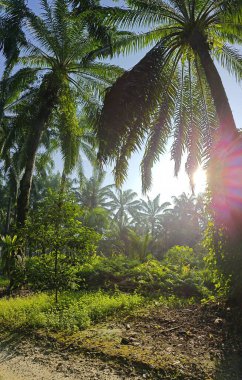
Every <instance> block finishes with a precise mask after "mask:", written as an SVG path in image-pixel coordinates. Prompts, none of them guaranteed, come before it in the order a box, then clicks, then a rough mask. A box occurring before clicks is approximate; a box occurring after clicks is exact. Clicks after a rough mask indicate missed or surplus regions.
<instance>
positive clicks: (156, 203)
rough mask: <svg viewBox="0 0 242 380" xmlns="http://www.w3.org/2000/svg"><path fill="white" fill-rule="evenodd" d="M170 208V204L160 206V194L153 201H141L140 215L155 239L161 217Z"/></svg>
mask: <svg viewBox="0 0 242 380" xmlns="http://www.w3.org/2000/svg"><path fill="white" fill-rule="evenodd" d="M169 206H170V203H169V202H164V203H162V204H161V205H160V194H158V195H157V196H156V197H155V198H154V199H153V200H151V199H149V197H148V201H147V202H146V201H144V200H143V199H141V201H140V211H139V214H140V215H141V217H142V218H143V219H144V220H145V222H146V224H147V225H148V229H149V232H150V233H151V236H152V237H153V238H154V236H155V231H156V228H157V226H158V225H159V224H160V221H161V216H162V214H163V212H164V211H165V210H166V209H167V207H169Z"/></svg>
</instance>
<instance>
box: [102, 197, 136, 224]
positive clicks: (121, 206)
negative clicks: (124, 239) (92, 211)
mask: <svg viewBox="0 0 242 380" xmlns="http://www.w3.org/2000/svg"><path fill="white" fill-rule="evenodd" d="M108 196H109V198H110V200H109V201H108V202H107V203H106V207H107V208H108V209H109V210H110V212H111V213H112V215H113V219H114V221H115V222H117V224H118V226H119V228H120V229H122V228H123V227H126V226H127V225H128V224H129V220H130V217H131V215H132V212H134V211H135V210H137V209H139V207H140V202H139V200H138V199H135V198H136V197H137V194H136V193H135V192H134V191H132V190H131V189H128V190H122V189H116V191H115V192H114V191H112V190H111V191H109V193H108Z"/></svg>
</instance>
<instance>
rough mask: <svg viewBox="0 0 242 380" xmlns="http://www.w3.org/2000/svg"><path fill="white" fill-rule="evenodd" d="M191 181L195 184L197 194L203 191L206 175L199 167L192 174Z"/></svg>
mask: <svg viewBox="0 0 242 380" xmlns="http://www.w3.org/2000/svg"><path fill="white" fill-rule="evenodd" d="M193 180H194V184H195V192H196V193H197V194H198V193H202V192H203V191H205V189H206V185H207V174H206V171H205V170H204V169H203V168H202V167H201V166H200V167H199V168H198V169H197V170H196V171H195V173H194V174H193Z"/></svg>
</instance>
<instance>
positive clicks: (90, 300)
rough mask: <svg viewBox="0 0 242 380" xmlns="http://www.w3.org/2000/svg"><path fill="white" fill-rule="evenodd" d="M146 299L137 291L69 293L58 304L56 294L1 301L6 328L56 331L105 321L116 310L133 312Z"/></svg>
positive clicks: (1, 321) (0, 322)
mask: <svg viewBox="0 0 242 380" xmlns="http://www.w3.org/2000/svg"><path fill="white" fill-rule="evenodd" d="M143 302H144V298H143V297H142V296H140V295H137V294H133V295H131V294H125V293H120V292H117V293H115V294H112V295H111V294H108V293H104V292H101V291H98V292H93V293H74V292H68V293H63V294H61V295H60V298H59V303H58V304H57V305H56V304H55V303H54V298H53V295H52V294H47V293H39V294H36V295H32V296H29V297H25V298H21V297H17V298H11V299H2V300H0V326H1V328H2V329H9V330H21V329H26V328H45V329H48V330H54V331H59V330H60V331H76V330H78V329H84V328H86V327H88V326H90V325H91V324H93V323H97V322H100V321H102V320H105V319H106V318H107V317H108V316H111V315H114V314H116V313H122V312H125V313H127V312H129V311H131V310H133V309H134V308H136V307H138V306H141V305H142V304H143Z"/></svg>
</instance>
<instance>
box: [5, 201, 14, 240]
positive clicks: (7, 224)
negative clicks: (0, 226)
mask: <svg viewBox="0 0 242 380" xmlns="http://www.w3.org/2000/svg"><path fill="white" fill-rule="evenodd" d="M11 208H12V197H9V199H8V209H7V215H6V225H5V235H7V234H8V233H9V228H10V219H11Z"/></svg>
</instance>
